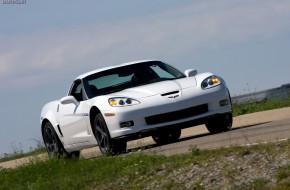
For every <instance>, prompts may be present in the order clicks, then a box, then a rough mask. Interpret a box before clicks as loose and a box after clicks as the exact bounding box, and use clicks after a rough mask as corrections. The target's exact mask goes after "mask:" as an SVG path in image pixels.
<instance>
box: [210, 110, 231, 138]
mask: <svg viewBox="0 0 290 190" xmlns="http://www.w3.org/2000/svg"><path fill="white" fill-rule="evenodd" d="M232 124H233V115H232V113H226V114H222V115H219V116H215V117H213V118H212V119H210V120H209V121H208V122H207V123H206V124H205V125H206V128H207V130H208V131H209V132H210V133H213V134H215V133H222V132H226V131H229V130H231V128H232Z"/></svg>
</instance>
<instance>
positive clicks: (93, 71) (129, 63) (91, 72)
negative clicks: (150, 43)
mask: <svg viewBox="0 0 290 190" xmlns="http://www.w3.org/2000/svg"><path fill="white" fill-rule="evenodd" d="M150 61H157V60H139V61H132V62H127V63H122V64H119V65H116V66H108V67H103V68H100V69H96V70H92V71H89V72H87V73H84V74H82V75H80V76H78V77H77V78H76V80H78V79H83V78H85V77H87V76H90V75H92V74H94V73H98V72H101V71H106V70H109V69H113V68H118V67H122V66H126V65H133V64H136V63H144V62H150Z"/></svg>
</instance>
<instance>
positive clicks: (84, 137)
mask: <svg viewBox="0 0 290 190" xmlns="http://www.w3.org/2000/svg"><path fill="white" fill-rule="evenodd" d="M68 95H69V96H74V97H75V99H76V100H77V101H78V102H79V105H76V104H74V103H70V104H61V103H60V104H59V108H58V113H59V128H60V131H61V132H62V136H63V142H64V146H77V145H78V144H82V143H86V142H88V141H89V140H88V138H89V136H88V126H87V119H88V113H85V110H84V105H85V104H86V101H85V100H84V98H83V97H84V96H83V85H82V82H81V80H77V81H75V82H74V83H73V85H72V87H71V89H70V92H69V94H68Z"/></svg>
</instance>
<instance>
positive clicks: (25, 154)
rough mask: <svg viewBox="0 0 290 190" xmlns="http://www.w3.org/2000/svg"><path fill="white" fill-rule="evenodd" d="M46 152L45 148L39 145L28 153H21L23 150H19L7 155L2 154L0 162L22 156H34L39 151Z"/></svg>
mask: <svg viewBox="0 0 290 190" xmlns="http://www.w3.org/2000/svg"><path fill="white" fill-rule="evenodd" d="M45 152H46V149H45V148H44V147H39V148H36V149H34V150H32V151H30V152H28V153H23V151H20V152H14V153H12V154H7V155H4V156H3V157H1V158H0V163H1V162H6V161H9V160H15V159H18V158H24V157H28V156H35V155H39V154H41V153H45Z"/></svg>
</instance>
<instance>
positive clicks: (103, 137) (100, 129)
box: [93, 113, 127, 155]
mask: <svg viewBox="0 0 290 190" xmlns="http://www.w3.org/2000/svg"><path fill="white" fill-rule="evenodd" d="M93 130H94V135H95V138H96V140H97V142H98V146H99V149H100V151H101V152H102V154H104V155H116V154H122V153H124V152H126V148H127V142H126V141H124V140H114V139H112V138H111V136H110V133H109V131H108V127H107V124H106V122H105V120H104V118H103V115H102V114H101V113H99V114H97V115H96V117H95V120H94V127H93Z"/></svg>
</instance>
